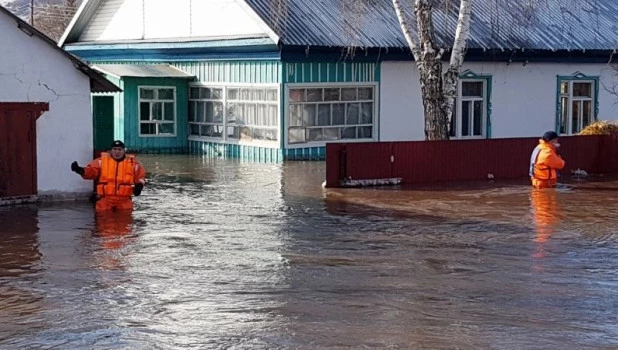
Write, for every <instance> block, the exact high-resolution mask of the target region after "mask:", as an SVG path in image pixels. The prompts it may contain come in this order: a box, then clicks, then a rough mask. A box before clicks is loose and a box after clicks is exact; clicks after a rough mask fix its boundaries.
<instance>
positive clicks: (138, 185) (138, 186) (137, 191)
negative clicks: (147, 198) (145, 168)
mask: <svg viewBox="0 0 618 350" xmlns="http://www.w3.org/2000/svg"><path fill="white" fill-rule="evenodd" d="M143 189H144V184H143V183H141V182H138V183H136V184H135V187H133V195H135V196H139V195H140V194H142V190H143Z"/></svg>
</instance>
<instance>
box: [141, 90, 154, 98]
mask: <svg viewBox="0 0 618 350" xmlns="http://www.w3.org/2000/svg"><path fill="white" fill-rule="evenodd" d="M139 98H141V99H142V100H152V99H154V90H153V89H139Z"/></svg>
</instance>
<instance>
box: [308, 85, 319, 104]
mask: <svg viewBox="0 0 618 350" xmlns="http://www.w3.org/2000/svg"><path fill="white" fill-rule="evenodd" d="M320 101H322V89H321V88H320V89H307V102H320Z"/></svg>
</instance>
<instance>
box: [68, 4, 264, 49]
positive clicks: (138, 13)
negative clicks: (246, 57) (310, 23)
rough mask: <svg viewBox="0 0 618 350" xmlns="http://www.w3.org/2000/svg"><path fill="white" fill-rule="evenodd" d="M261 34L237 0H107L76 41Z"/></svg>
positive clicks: (253, 17)
mask: <svg viewBox="0 0 618 350" xmlns="http://www.w3.org/2000/svg"><path fill="white" fill-rule="evenodd" d="M230 23H232V24H233V25H230ZM265 34H266V31H265V26H264V24H263V23H262V22H261V21H260V20H259V19H258V17H257V16H256V15H254V14H251V15H250V14H249V13H248V12H247V9H246V8H245V7H243V6H241V4H240V1H238V0H174V1H169V0H108V1H104V2H103V3H102V4H101V6H100V7H99V9H98V10H97V12H96V14H95V15H94V17H93V18H92V20H91V21H90V23H89V24H88V26H87V27H86V29H85V30H84V32H83V33H82V35H81V37H80V39H79V41H107V40H140V39H165V38H192V37H226V36H227V37H229V36H235V37H243V36H245V37H247V36H249V37H250V36H255V35H265Z"/></svg>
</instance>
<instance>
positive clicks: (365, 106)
mask: <svg viewBox="0 0 618 350" xmlns="http://www.w3.org/2000/svg"><path fill="white" fill-rule="evenodd" d="M360 123H361V124H372V123H373V102H365V103H361V115H360Z"/></svg>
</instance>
